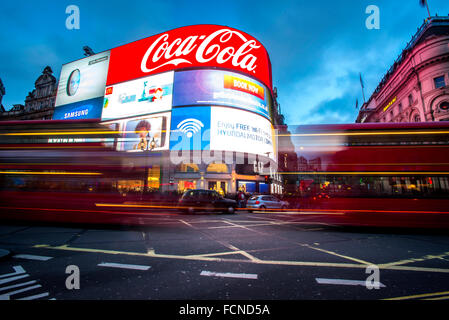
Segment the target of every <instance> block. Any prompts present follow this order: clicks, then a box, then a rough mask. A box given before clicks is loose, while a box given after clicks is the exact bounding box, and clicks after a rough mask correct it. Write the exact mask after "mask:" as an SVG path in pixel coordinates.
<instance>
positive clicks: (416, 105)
mask: <svg viewBox="0 0 449 320" xmlns="http://www.w3.org/2000/svg"><path fill="white" fill-rule="evenodd" d="M426 121H449V17H431V18H429V19H426V20H425V21H424V23H423V25H422V26H421V27H420V28H418V31H417V32H416V34H415V35H414V36H413V37H412V39H411V41H410V42H409V43H408V44H407V46H406V47H405V49H404V50H403V51H402V53H401V54H400V56H399V57H398V59H397V60H396V61H395V62H394V64H393V65H392V66H391V67H390V69H389V70H388V71H387V73H386V74H385V76H384V77H383V79H382V80H381V82H380V83H379V85H378V86H377V88H376V90H375V91H374V93H373V94H372V95H371V97H370V98H369V99H368V101H367V102H366V103H364V104H363V106H362V107H361V109H360V112H359V115H358V117H357V120H356V122H358V123H368V122H426Z"/></svg>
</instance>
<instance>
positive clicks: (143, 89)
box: [102, 72, 173, 120]
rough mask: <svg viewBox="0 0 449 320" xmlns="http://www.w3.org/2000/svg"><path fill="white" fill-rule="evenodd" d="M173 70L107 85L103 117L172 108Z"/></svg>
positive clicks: (115, 117)
mask: <svg viewBox="0 0 449 320" xmlns="http://www.w3.org/2000/svg"><path fill="white" fill-rule="evenodd" d="M172 96H173V72H166V73H162V74H158V75H154V76H149V77H145V78H141V79H137V80H132V81H128V82H124V83H119V84H115V85H111V86H107V87H106V90H105V93H104V105H103V113H102V120H111V119H120V118H126V117H132V116H137V115H144V114H151V113H157V112H164V111H170V109H171V106H172Z"/></svg>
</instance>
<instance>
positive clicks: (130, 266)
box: [98, 262, 151, 270]
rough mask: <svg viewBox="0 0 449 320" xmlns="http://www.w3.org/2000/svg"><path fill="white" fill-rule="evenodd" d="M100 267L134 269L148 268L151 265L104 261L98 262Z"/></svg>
mask: <svg viewBox="0 0 449 320" xmlns="http://www.w3.org/2000/svg"><path fill="white" fill-rule="evenodd" d="M98 266H99V267H111V268H121V269H133V270H148V269H150V268H151V266H142V265H137V264H122V263H110V262H102V263H100V264H98Z"/></svg>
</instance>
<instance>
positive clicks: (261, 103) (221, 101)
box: [173, 70, 272, 118]
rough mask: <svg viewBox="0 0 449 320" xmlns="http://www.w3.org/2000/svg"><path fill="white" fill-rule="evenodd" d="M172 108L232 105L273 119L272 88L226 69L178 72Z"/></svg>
mask: <svg viewBox="0 0 449 320" xmlns="http://www.w3.org/2000/svg"><path fill="white" fill-rule="evenodd" d="M173 90H174V91H173V107H176V106H191V105H216V106H229V107H236V108H239V109H244V110H247V111H252V112H255V113H257V114H260V115H262V116H264V117H266V118H270V108H271V101H272V100H271V96H270V91H269V90H268V89H267V87H265V86H264V85H263V84H262V83H260V82H258V81H256V80H254V79H251V78H249V77H245V76H243V75H241V74H239V73H235V72H229V71H223V70H189V71H179V72H175V77H174V87H173Z"/></svg>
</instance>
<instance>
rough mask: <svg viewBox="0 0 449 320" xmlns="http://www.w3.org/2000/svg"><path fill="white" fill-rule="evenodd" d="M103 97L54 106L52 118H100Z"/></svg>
mask: <svg viewBox="0 0 449 320" xmlns="http://www.w3.org/2000/svg"><path fill="white" fill-rule="evenodd" d="M102 109H103V97H99V98H94V99H89V100H84V101H79V102H74V103H70V104H67V105H64V106H59V107H56V108H55V111H54V113H53V120H78V119H100V118H101V110H102Z"/></svg>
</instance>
